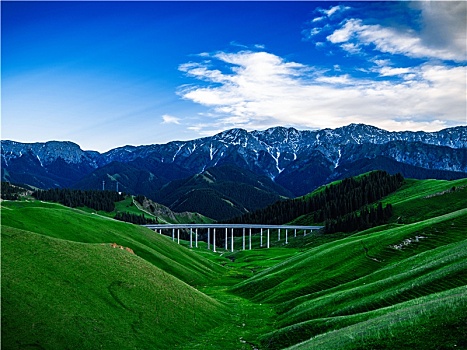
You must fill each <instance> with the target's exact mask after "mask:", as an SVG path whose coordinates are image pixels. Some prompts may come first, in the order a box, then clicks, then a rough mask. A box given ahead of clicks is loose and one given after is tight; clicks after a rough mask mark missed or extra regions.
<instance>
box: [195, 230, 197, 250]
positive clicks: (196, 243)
mask: <svg viewBox="0 0 467 350" xmlns="http://www.w3.org/2000/svg"><path fill="white" fill-rule="evenodd" d="M195 242H196V243H195V247H196V248H198V228H195Z"/></svg>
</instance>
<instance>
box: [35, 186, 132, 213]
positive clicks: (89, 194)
mask: <svg viewBox="0 0 467 350" xmlns="http://www.w3.org/2000/svg"><path fill="white" fill-rule="evenodd" d="M32 196H33V197H34V198H36V199H38V200H42V201H50V202H56V203H60V204H63V205H65V206H67V207H70V208H76V207H88V208H91V209H94V210H102V211H106V212H111V211H114V210H115V202H119V201H122V200H124V199H125V196H126V195H125V194H124V193H122V194H119V193H117V192H115V191H107V190H106V191H99V190H73V189H68V188H52V189H49V190H38V191H35V192H33V194H32Z"/></svg>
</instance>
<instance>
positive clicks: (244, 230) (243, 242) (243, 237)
mask: <svg viewBox="0 0 467 350" xmlns="http://www.w3.org/2000/svg"><path fill="white" fill-rule="evenodd" d="M243 250H245V227H244V228H243Z"/></svg>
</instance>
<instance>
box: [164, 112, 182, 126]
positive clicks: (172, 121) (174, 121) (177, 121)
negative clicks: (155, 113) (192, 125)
mask: <svg viewBox="0 0 467 350" xmlns="http://www.w3.org/2000/svg"><path fill="white" fill-rule="evenodd" d="M162 123H163V124H180V118H177V117H174V116H172V115H168V114H164V115H163V116H162Z"/></svg>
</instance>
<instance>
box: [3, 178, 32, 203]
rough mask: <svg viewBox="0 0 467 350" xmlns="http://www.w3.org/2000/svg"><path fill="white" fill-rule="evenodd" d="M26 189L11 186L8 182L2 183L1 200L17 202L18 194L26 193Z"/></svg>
mask: <svg viewBox="0 0 467 350" xmlns="http://www.w3.org/2000/svg"><path fill="white" fill-rule="evenodd" d="M26 191H27V189H26V188H24V187H22V186H20V185H13V184H11V183H9V182H4V181H2V190H1V192H0V193H1V198H2V199H5V200H18V199H19V196H20V194H22V193H24V192H26Z"/></svg>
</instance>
